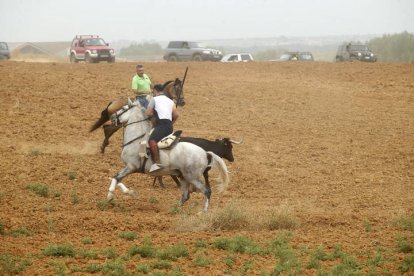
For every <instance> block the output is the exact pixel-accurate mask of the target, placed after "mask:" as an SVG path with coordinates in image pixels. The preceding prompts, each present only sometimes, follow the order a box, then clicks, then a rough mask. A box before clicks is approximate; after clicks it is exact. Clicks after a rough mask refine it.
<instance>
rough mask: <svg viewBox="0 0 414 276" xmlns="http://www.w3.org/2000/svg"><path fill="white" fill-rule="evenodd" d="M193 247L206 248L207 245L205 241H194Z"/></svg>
mask: <svg viewBox="0 0 414 276" xmlns="http://www.w3.org/2000/svg"><path fill="white" fill-rule="evenodd" d="M195 247H196V248H207V247H208V243H207V242H206V241H203V240H196V241H195Z"/></svg>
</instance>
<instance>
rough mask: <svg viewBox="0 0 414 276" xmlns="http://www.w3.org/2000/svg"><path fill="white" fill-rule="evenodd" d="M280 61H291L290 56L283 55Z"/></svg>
mask: <svg viewBox="0 0 414 276" xmlns="http://www.w3.org/2000/svg"><path fill="white" fill-rule="evenodd" d="M280 59H281V60H289V59H290V54H283V55H282V56H281V57H280Z"/></svg>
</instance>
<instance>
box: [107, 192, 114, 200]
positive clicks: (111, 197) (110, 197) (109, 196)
mask: <svg viewBox="0 0 414 276" xmlns="http://www.w3.org/2000/svg"><path fill="white" fill-rule="evenodd" d="M107 198H108V202H111V201H112V200H113V199H114V195H113V194H112V193H108V197H107Z"/></svg>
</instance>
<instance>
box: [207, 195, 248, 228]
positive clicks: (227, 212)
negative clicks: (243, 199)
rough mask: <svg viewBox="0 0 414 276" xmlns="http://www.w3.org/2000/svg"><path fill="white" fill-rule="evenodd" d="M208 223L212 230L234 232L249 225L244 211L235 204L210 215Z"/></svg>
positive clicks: (232, 203)
mask: <svg viewBox="0 0 414 276" xmlns="http://www.w3.org/2000/svg"><path fill="white" fill-rule="evenodd" d="M210 221H211V227H212V228H213V229H214V230H236V229H241V228H243V227H245V226H247V225H248V224H249V221H248V215H247V213H246V211H245V210H244V209H243V208H242V206H241V205H240V204H238V203H235V202H231V203H230V204H229V205H227V206H225V207H223V208H221V209H219V210H217V211H216V212H214V213H212V215H211V217H210Z"/></svg>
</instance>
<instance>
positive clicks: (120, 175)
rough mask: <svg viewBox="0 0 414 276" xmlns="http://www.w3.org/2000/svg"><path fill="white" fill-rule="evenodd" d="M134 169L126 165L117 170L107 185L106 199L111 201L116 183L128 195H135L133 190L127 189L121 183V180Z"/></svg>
mask: <svg viewBox="0 0 414 276" xmlns="http://www.w3.org/2000/svg"><path fill="white" fill-rule="evenodd" d="M135 171H136V170H134V169H131V168H129V167H128V166H126V167H125V168H123V169H122V170H121V171H120V172H118V173H117V174H116V175H115V176H114V177H112V178H111V185H110V186H109V191H108V201H111V200H112V199H113V198H114V191H115V188H116V186H117V185H119V187H120V188H121V190H122V192H123V193H125V194H129V195H135V192H134V191H133V190H129V189H128V188H127V187H126V186H125V185H124V184H123V183H121V180H122V179H123V178H124V177H125V176H127V175H129V174H131V173H133V172H135Z"/></svg>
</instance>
